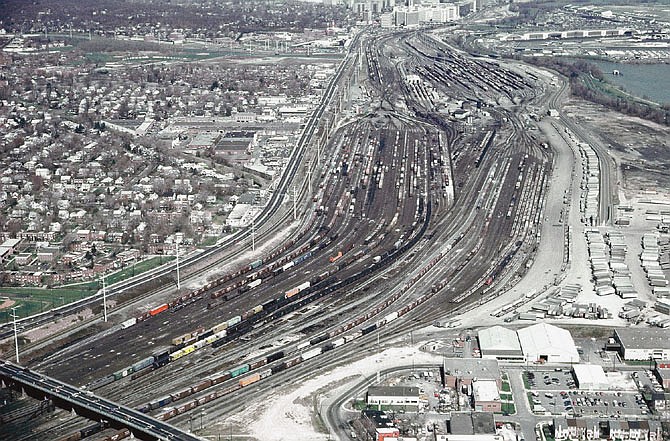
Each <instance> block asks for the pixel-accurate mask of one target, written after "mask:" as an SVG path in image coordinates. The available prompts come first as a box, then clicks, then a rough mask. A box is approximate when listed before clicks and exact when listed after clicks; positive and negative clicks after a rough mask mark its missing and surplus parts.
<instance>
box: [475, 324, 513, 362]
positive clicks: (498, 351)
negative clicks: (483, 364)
mask: <svg viewBox="0 0 670 441" xmlns="http://www.w3.org/2000/svg"><path fill="white" fill-rule="evenodd" d="M477 337H478V338H479V349H480V350H481V354H482V358H492V359H497V360H506V361H510V360H512V361H524V356H523V351H522V350H521V344H520V343H519V337H518V336H517V333H516V332H515V331H512V330H511V329H507V328H503V327H502V326H493V327H491V328H488V329H483V330H481V331H479V333H478V335H477Z"/></svg>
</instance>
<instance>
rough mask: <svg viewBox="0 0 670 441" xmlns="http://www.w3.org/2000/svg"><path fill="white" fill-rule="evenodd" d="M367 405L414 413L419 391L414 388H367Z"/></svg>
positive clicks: (417, 404)
mask: <svg viewBox="0 0 670 441" xmlns="http://www.w3.org/2000/svg"><path fill="white" fill-rule="evenodd" d="M367 403H368V405H371V406H385V407H386V406H389V407H391V408H396V409H403V410H409V411H416V410H418V408H419V389H418V388H416V387H402V386H396V387H392V386H378V387H370V388H368V396H367Z"/></svg>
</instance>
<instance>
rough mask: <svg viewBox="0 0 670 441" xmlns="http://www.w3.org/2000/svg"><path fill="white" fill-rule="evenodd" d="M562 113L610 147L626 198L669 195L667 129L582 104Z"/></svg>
mask: <svg viewBox="0 0 670 441" xmlns="http://www.w3.org/2000/svg"><path fill="white" fill-rule="evenodd" d="M565 110H566V111H568V112H571V113H572V114H573V115H574V116H575V118H576V119H577V120H579V121H582V122H584V123H585V124H587V125H588V127H589V128H591V129H592V130H594V131H595V133H596V134H597V135H598V136H599V137H600V139H602V140H603V142H604V143H605V145H609V146H610V154H611V155H612V156H613V157H614V158H615V159H616V160H617V163H618V164H619V166H620V171H619V172H620V176H621V177H622V182H621V186H620V190H621V191H622V192H623V193H624V195H625V196H626V197H632V196H634V195H637V194H639V193H640V192H642V191H649V190H654V191H658V192H660V193H666V192H670V127H667V126H662V125H660V124H656V123H653V122H650V121H646V120H643V119H641V118H635V117H631V116H626V115H623V114H621V113H617V112H613V111H609V110H607V109H605V108H604V107H602V106H599V105H596V104H591V103H588V102H584V101H571V102H569V103H568V105H567V106H566V108H565Z"/></svg>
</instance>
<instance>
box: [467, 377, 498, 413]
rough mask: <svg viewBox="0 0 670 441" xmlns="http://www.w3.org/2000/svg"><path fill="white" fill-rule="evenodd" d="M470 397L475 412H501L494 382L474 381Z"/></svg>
mask: <svg viewBox="0 0 670 441" xmlns="http://www.w3.org/2000/svg"><path fill="white" fill-rule="evenodd" d="M472 396H473V400H474V404H475V410H477V411H483V412H501V411H502V401H501V399H500V392H499V391H498V383H497V382H496V381H495V380H475V381H473V382H472Z"/></svg>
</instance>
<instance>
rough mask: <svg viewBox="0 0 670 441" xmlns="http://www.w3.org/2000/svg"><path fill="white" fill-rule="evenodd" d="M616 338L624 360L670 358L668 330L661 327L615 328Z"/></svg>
mask: <svg viewBox="0 0 670 441" xmlns="http://www.w3.org/2000/svg"><path fill="white" fill-rule="evenodd" d="M614 340H615V341H616V342H617V343H618V344H619V353H620V354H621V358H623V359H624V360H649V359H655V360H668V359H670V339H669V338H668V331H667V330H666V329H659V328H622V329H615V330H614Z"/></svg>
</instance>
